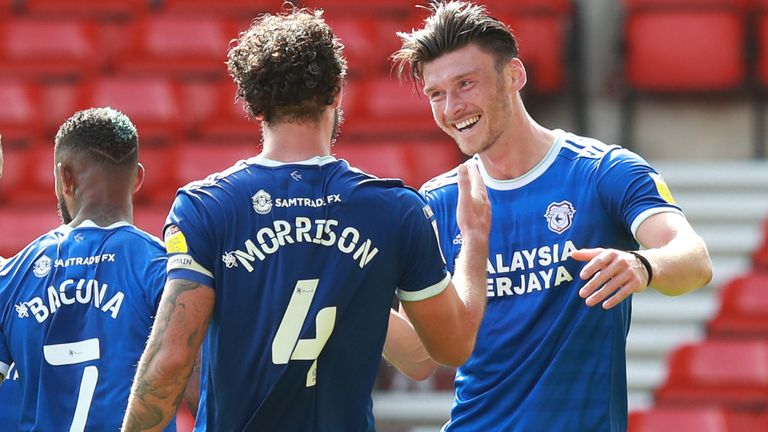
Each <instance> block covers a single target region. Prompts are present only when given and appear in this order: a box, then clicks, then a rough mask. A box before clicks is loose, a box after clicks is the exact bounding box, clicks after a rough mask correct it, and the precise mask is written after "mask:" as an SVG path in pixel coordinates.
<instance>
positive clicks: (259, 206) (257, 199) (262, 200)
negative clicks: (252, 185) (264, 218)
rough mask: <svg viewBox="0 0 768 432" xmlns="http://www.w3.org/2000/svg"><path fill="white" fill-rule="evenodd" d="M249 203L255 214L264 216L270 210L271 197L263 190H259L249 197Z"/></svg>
mask: <svg viewBox="0 0 768 432" xmlns="http://www.w3.org/2000/svg"><path fill="white" fill-rule="evenodd" d="M251 203H252V204H253V209H254V210H255V211H256V213H258V214H260V215H265V214H267V213H269V212H270V210H272V195H270V194H269V193H268V192H267V191H265V190H264V189H260V190H259V191H258V192H256V194H254V195H253V196H252V197H251Z"/></svg>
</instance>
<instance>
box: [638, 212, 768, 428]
mask: <svg viewBox="0 0 768 432" xmlns="http://www.w3.org/2000/svg"><path fill="white" fill-rule="evenodd" d="M766 250H768V219H766V222H765V226H764V229H763V242H762V245H761V246H760V247H759V248H758V250H757V251H756V252H755V253H754V255H753V257H754V264H755V265H754V268H753V270H752V271H751V272H750V273H747V274H745V275H742V276H739V277H736V278H734V279H732V280H731V281H729V282H728V283H727V284H726V285H725V286H724V287H722V288H721V291H720V308H719V311H718V313H717V315H716V316H715V317H714V318H712V319H711V320H710V321H709V322H708V325H707V339H705V340H704V341H701V342H697V343H690V344H686V345H683V346H681V347H679V348H677V349H676V350H675V351H674V352H673V353H672V355H671V356H670V358H669V362H668V363H669V372H668V376H667V379H666V381H665V382H664V384H663V385H662V386H661V387H660V388H659V389H657V391H656V401H655V406H654V407H652V408H650V409H647V410H641V411H636V412H633V413H631V414H630V417H629V430H630V431H631V432H660V431H668V430H674V431H681V432H687V431H691V432H693V431H697V432H698V431H705V432H740V431H764V430H768V271H766V270H768V266H766V263H768V261H765V257H766V256H768V253H766Z"/></svg>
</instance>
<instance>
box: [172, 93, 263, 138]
mask: <svg viewBox="0 0 768 432" xmlns="http://www.w3.org/2000/svg"><path fill="white" fill-rule="evenodd" d="M185 97H186V98H190V100H200V101H204V103H207V105H204V106H198V108H196V109H195V110H194V111H193V113H192V114H193V115H194V116H196V117H197V118H198V119H199V120H198V121H197V122H196V125H193V131H192V134H193V135H195V136H198V137H200V138H202V139H216V140H224V141H243V140H249V141H251V140H252V141H254V142H255V141H258V140H259V139H261V122H260V121H257V120H252V119H250V118H248V115H247V114H246V112H245V111H244V110H243V102H242V101H240V100H239V99H237V100H236V98H235V97H236V90H235V85H234V84H233V83H232V82H231V80H224V81H223V82H221V83H216V84H214V85H205V84H198V85H196V86H185ZM211 107H213V108H214V109H212V110H211V109H209V108H211Z"/></svg>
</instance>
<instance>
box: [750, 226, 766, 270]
mask: <svg viewBox="0 0 768 432" xmlns="http://www.w3.org/2000/svg"><path fill="white" fill-rule="evenodd" d="M762 234H763V241H762V243H761V244H760V246H759V247H758V248H757V250H755V252H754V253H753V254H752V264H753V265H754V267H755V270H758V271H768V219H766V220H765V221H764V222H763V232H762Z"/></svg>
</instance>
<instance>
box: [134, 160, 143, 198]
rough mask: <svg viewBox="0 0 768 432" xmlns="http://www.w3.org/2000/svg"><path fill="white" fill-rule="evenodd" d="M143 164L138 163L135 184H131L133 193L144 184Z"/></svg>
mask: <svg viewBox="0 0 768 432" xmlns="http://www.w3.org/2000/svg"><path fill="white" fill-rule="evenodd" d="M144 173H145V171H144V165H142V164H141V162H139V163H138V169H137V170H136V184H134V185H133V193H136V192H138V191H139V189H141V185H143V184H144Z"/></svg>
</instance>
